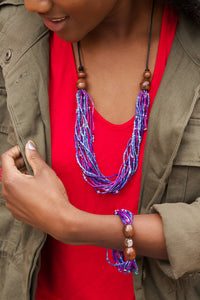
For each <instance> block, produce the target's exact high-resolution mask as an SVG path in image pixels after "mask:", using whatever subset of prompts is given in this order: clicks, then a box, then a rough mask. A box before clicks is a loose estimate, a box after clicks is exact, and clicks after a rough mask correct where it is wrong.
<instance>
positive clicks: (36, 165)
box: [25, 140, 46, 175]
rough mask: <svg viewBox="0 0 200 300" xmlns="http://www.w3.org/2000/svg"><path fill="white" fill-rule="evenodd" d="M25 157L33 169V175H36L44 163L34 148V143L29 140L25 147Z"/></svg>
mask: <svg viewBox="0 0 200 300" xmlns="http://www.w3.org/2000/svg"><path fill="white" fill-rule="evenodd" d="M25 153H26V158H27V160H28V163H29V164H30V166H31V168H32V169H33V173H34V175H37V174H38V173H39V172H40V170H42V169H43V168H44V167H45V165H46V163H45V161H44V160H43V159H42V157H41V156H40V154H39V153H38V152H37V150H36V145H35V143H34V142H33V141H31V140H29V141H28V143H27V144H26V147H25Z"/></svg>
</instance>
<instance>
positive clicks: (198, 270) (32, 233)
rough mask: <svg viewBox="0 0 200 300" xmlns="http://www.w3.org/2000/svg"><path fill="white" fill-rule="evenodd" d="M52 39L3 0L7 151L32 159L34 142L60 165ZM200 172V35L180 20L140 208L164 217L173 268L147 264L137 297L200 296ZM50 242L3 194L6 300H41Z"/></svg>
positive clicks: (2, 293)
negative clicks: (28, 153) (52, 97)
mask: <svg viewBox="0 0 200 300" xmlns="http://www.w3.org/2000/svg"><path fill="white" fill-rule="evenodd" d="M8 4H9V5H8ZM48 39H49V32H48V30H47V29H46V28H45V27H44V25H43V23H42V21H41V20H40V18H39V17H38V16H37V15H34V14H31V13H29V12H27V11H26V10H25V8H24V6H23V0H0V153H2V152H4V151H6V150H7V149H9V148H10V147H11V146H12V145H15V144H19V146H20V148H21V151H22V154H23V157H24V159H25V161H26V158H25V154H24V147H25V144H26V142H27V141H28V140H29V139H32V140H34V141H35V142H36V144H37V147H38V150H39V152H40V153H41V155H42V156H43V158H44V159H45V160H46V161H47V163H48V164H49V165H50V163H51V142H50V121H49V108H48V62H49V44H48ZM27 167H28V168H29V170H30V167H29V166H28V165H27ZM199 167H200V28H198V27H197V26H196V25H195V24H193V23H192V21H191V20H189V19H187V18H185V17H183V16H180V18H179V25H178V28H177V33H176V36H175V39H174V42H173V45H172V49H171V53H170V56H169V59H168V63H167V66H166V70H165V73H164V76H163V79H162V82H161V85H160V88H159V91H158V93H157V96H156V99H155V101H154V105H153V108H152V111H151V116H150V119H149V125H148V134H147V141H146V148H145V154H144V162H143V171H142V184H141V193H140V201H139V213H141V214H148V213H152V212H158V213H159V214H160V216H161V218H162V220H163V228H164V235H165V239H166V244H167V251H168V255H169V262H167V261H160V260H155V259H150V258H146V257H138V258H137V261H138V266H139V275H138V276H135V275H133V280H134V288H135V295H136V299H137V300H165V299H166V300H175V299H178V300H183V299H188V300H197V299H198V300H199V299H200V198H198V197H199V196H200V168H199ZM30 171H31V170H30ZM45 238H46V234H44V233H42V232H40V231H38V230H36V229H34V228H32V227H30V226H28V225H26V224H23V223H21V222H19V221H17V220H15V219H14V218H13V217H12V216H11V214H10V213H9V211H8V210H7V209H6V207H5V201H4V199H3V198H2V196H1V195H0V300H28V299H34V295H35V289H36V284H37V273H38V269H39V255H40V250H41V248H42V246H43V244H44V242H45Z"/></svg>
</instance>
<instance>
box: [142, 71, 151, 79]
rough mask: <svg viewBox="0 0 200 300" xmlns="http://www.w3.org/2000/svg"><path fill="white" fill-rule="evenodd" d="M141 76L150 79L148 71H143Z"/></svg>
mask: <svg viewBox="0 0 200 300" xmlns="http://www.w3.org/2000/svg"><path fill="white" fill-rule="evenodd" d="M143 76H144V78H145V79H150V78H151V72H150V71H144V73H143Z"/></svg>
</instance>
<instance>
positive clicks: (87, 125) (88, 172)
mask: <svg viewBox="0 0 200 300" xmlns="http://www.w3.org/2000/svg"><path fill="white" fill-rule="evenodd" d="M153 12H154V0H153V6H152V13H151V25H150V32H149V43H148V51H147V60H146V69H145V71H144V73H143V80H142V82H141V83H140V92H139V95H138V97H137V101H136V108H135V117H134V124H133V133H132V136H131V138H130V140H129V141H128V143H127V147H126V149H125V151H124V154H123V163H122V165H121V166H120V168H119V172H118V174H115V175H112V176H109V177H107V176H104V175H103V174H102V173H101V171H100V169H99V167H98V164H97V161H96V156H95V152H94V147H93V144H94V139H95V126H94V102H93V100H92V98H91V97H90V95H89V94H88V93H87V92H86V88H87V83H86V73H85V72H84V68H83V65H82V62H81V55H80V42H78V43H77V48H78V56H79V67H78V81H77V89H78V91H77V93H76V100H77V109H76V123H75V135H74V137H75V147H76V159H77V162H78V164H79V166H80V167H81V169H82V172H83V178H84V179H85V180H86V181H87V182H88V183H89V184H90V185H91V186H93V187H94V188H95V190H96V192H97V193H101V194H106V193H111V194H117V193H119V191H120V190H121V189H122V188H123V187H124V186H125V185H126V184H127V182H128V181H129V180H130V179H131V177H132V176H133V175H134V174H135V172H136V170H137V168H138V158H139V153H140V144H141V141H142V137H143V134H144V130H146V129H147V121H148V108H149V101H150V97H149V91H150V87H151V83H150V79H151V72H150V70H149V54H150V47H151V36H152V23H153ZM112 178H115V179H114V180H111V179H112Z"/></svg>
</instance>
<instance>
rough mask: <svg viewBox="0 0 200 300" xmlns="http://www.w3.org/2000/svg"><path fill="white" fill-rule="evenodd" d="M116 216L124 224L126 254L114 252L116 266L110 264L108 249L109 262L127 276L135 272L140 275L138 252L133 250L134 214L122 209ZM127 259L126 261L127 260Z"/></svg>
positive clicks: (107, 258)
mask: <svg viewBox="0 0 200 300" xmlns="http://www.w3.org/2000/svg"><path fill="white" fill-rule="evenodd" d="M114 215H118V216H119V217H120V219H121V220H122V223H123V224H124V228H123V233H124V236H125V241H124V245H125V247H126V248H125V250H124V252H122V251H118V250H112V256H113V260H114V262H115V263H114V264H113V263H111V262H110V260H109V257H108V256H109V255H108V254H109V253H108V251H109V250H108V249H107V257H106V260H107V262H108V263H109V264H110V265H112V266H114V267H117V269H118V271H119V272H123V273H125V274H127V273H131V272H133V270H135V274H136V275H137V274H138V266H137V263H136V260H135V257H136V252H135V249H134V248H133V236H134V227H133V225H132V223H133V214H132V213H131V212H130V211H128V210H126V209H120V210H115V212H114ZM125 259H126V260H125Z"/></svg>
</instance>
